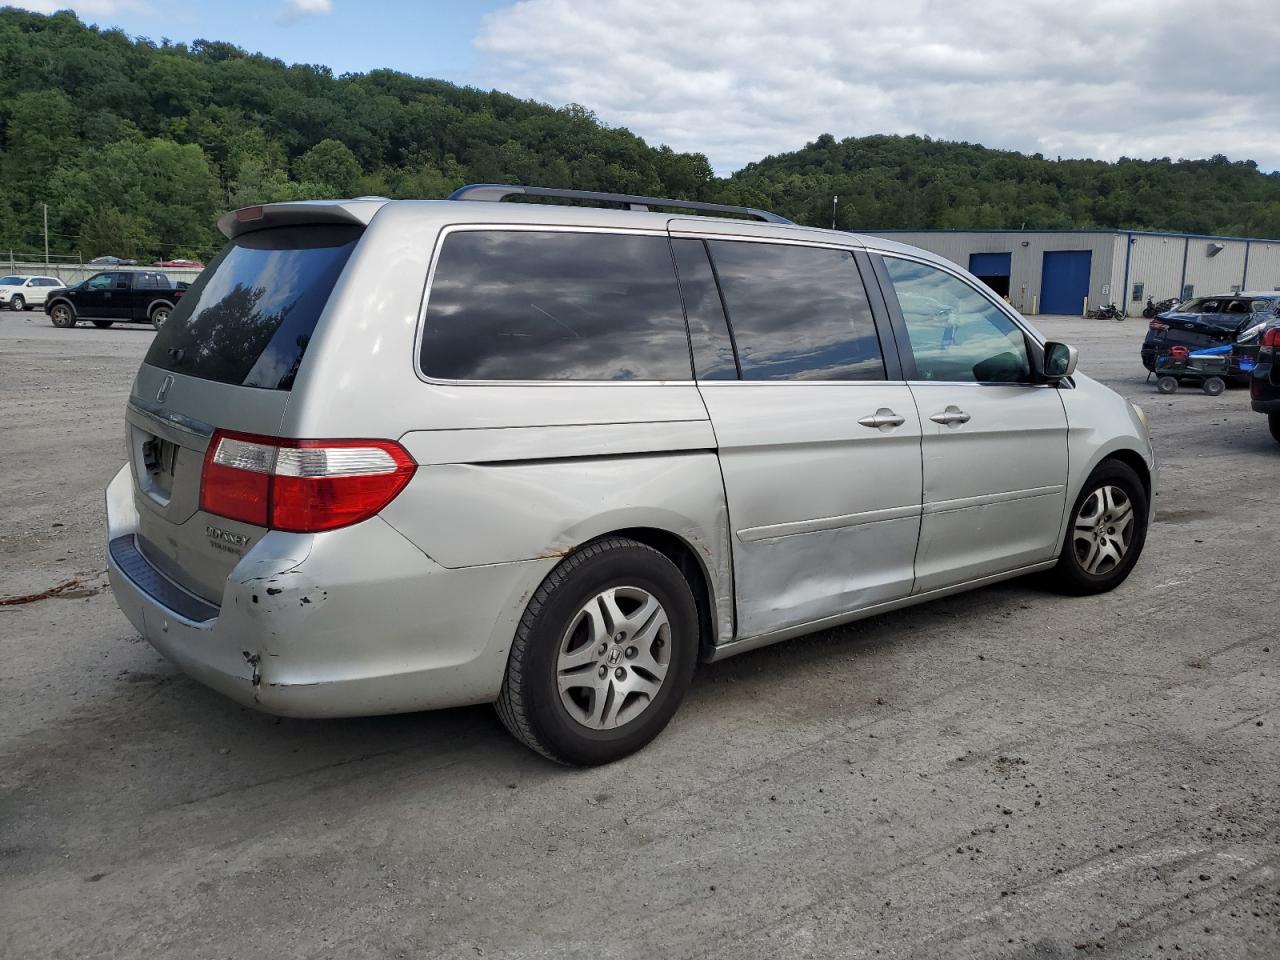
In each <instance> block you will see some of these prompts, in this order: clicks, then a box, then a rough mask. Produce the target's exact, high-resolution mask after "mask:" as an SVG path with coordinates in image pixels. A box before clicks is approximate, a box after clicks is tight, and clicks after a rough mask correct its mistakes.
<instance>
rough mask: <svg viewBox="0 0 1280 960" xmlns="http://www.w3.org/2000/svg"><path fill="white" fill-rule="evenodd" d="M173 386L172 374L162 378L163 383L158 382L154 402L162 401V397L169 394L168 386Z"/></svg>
mask: <svg viewBox="0 0 1280 960" xmlns="http://www.w3.org/2000/svg"><path fill="white" fill-rule="evenodd" d="M172 386H173V374H170V375H169V376H167V377H165V378H164V383H162V384H160V389H159V390H157V391H156V403H164V398H165V397H167V396H168V395H169V388H170V387H172Z"/></svg>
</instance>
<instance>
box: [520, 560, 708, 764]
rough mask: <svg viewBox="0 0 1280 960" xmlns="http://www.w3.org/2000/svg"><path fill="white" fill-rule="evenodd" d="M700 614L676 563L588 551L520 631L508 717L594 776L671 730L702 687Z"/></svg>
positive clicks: (561, 573) (535, 745) (544, 591)
mask: <svg viewBox="0 0 1280 960" xmlns="http://www.w3.org/2000/svg"><path fill="white" fill-rule="evenodd" d="M698 631H699V628H698V614H697V608H696V606H695V604H694V599H693V594H692V592H691V591H690V589H689V584H688V582H687V581H686V580H685V578H684V576H683V575H682V574H681V573H680V570H679V569H678V568H677V567H676V565H675V564H673V563H672V562H671V561H670V560H669V559H667V557H666V556H664V555H663V554H661V553H659V552H658V551H657V550H654V549H653V548H652V547H648V546H645V545H644V544H642V543H638V542H636V541H634V540H628V539H626V538H623V537H607V538H605V539H603V540H597V541H595V542H593V543H589V544H587V545H586V546H583V547H580V548H579V549H577V550H575V551H574V552H573V553H571V554H569V556H568V557H567V558H566V559H565V560H564V562H563V563H561V564H560V565H559V566H558V567H556V568H555V569H554V570H553V571H552V572H551V573H550V574H549V575H548V576H547V578H546V580H544V581H543V582H542V585H541V586H540V587H539V588H538V590H537V592H535V593H534V595H533V599H532V600H530V601H529V606H528V607H527V608H526V609H525V612H524V616H523V617H521V619H520V624H519V626H518V627H517V630H516V635H515V638H514V639H513V641H512V644H511V654H510V657H509V659H508V661H507V673H506V676H505V678H504V679H503V684H502V693H501V694H500V695H499V697H498V701H497V704H496V708H497V711H498V717H499V718H500V719H501V720H502V723H503V725H504V726H505V727H506V728H507V729H508V730H510V731H511V733H512V734H513V735H514V736H515V737H516V739H518V740H520V741H521V742H522V743H524V744H525V745H526V746H528V747H530V748H531V749H533V750H536V751H537V752H538V753H541V754H542V755H543V756H545V757H548V758H550V759H552V760H555V761H557V762H559V763H566V764H576V765H582V766H593V765H596V764H602V763H610V762H612V761H614V760H618V759H621V758H622V757H625V756H627V755H628V754H630V753H634V752H635V751H636V750H639V749H640V748H641V747H643V746H644V745H645V744H647V743H648V742H649V741H650V740H652V739H653V738H654V737H656V736H657V735H658V734H659V733H661V732H662V730H663V728H664V727H666V725H667V723H668V721H670V719H671V717H672V715H673V714H674V713H675V711H676V708H677V707H678V706H679V705H680V701H681V700H682V699H683V698H684V694H685V691H686V690H687V689H688V687H689V683H690V680H691V679H692V677H693V670H694V667H695V665H696V663H697V657H698V641H699V635H698Z"/></svg>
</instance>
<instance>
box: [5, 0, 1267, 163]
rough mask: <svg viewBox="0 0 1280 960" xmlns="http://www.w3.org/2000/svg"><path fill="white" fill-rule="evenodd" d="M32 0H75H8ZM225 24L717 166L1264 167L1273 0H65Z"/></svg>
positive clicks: (300, 55)
mask: <svg viewBox="0 0 1280 960" xmlns="http://www.w3.org/2000/svg"><path fill="white" fill-rule="evenodd" d="M22 5H23V6H27V7H30V8H32V9H41V8H45V9H49V8H58V7H64V6H67V5H71V6H73V7H76V6H77V5H76V3H75V0H52V2H43V0H37V2H32V3H24V4H22ZM78 10H79V12H80V14H81V15H82V16H83V17H84V18H85V19H86V20H89V21H92V22H97V23H101V24H104V25H118V26H121V27H122V28H124V29H125V30H127V31H128V32H130V33H134V34H144V35H147V36H152V37H159V36H168V37H170V38H172V39H176V40H190V39H193V38H195V37H208V38H214V39H225V40H230V41H232V42H234V43H237V44H239V45H241V46H244V47H247V48H250V49H255V50H262V51H264V52H266V53H269V54H271V55H273V56H277V57H281V58H282V59H285V60H288V61H307V62H319V63H325V64H328V65H330V66H332V67H333V68H334V69H335V70H336V71H338V72H343V71H356V70H368V69H372V68H375V67H381V66H387V67H392V68H395V69H398V70H404V71H407V72H410V73H416V74H419V75H425V76H439V77H442V78H444V79H447V80H453V81H455V82H459V83H469V84H473V85H476V86H480V87H485V88H488V87H495V88H498V89H501V90H506V91H509V92H511V93H515V94H518V95H520V96H526V97H533V98H536V99H538V100H541V101H544V102H547V103H551V104H554V105H557V106H559V105H561V104H564V103H568V102H576V103H581V104H584V105H585V106H587V107H589V108H590V109H592V110H594V111H595V112H596V114H597V115H598V116H599V117H600V118H601V119H602V120H603V121H605V122H606V123H609V124H612V125H617V126H626V127H628V128H630V129H631V130H634V131H635V132H636V133H638V134H640V135H641V136H643V137H644V138H645V139H646V140H648V141H649V142H651V143H655V144H656V143H667V144H670V145H671V146H672V147H674V148H675V149H677V150H697V151H701V152H703V153H706V154H707V155H708V156H709V157H710V158H711V162H712V164H713V166H714V167H715V168H716V169H717V171H719V172H721V173H726V172H729V171H731V170H734V169H737V168H738V167H740V166H742V165H743V164H744V163H747V162H749V161H751V160H753V159H758V158H760V157H762V156H765V155H767V154H770V153H778V152H783V151H787V150H793V149H796V148H798V147H800V146H802V145H803V144H804V143H806V142H807V141H810V140H812V139H814V138H815V137H816V136H817V135H818V134H820V133H831V134H834V135H835V136H836V137H837V138H839V137H845V136H861V135H865V134H870V133H918V134H928V135H930V136H933V137H936V138H942V139H954V140H969V141H973V142H979V143H983V144H986V145H988V146H994V147H1004V148H1010V149H1016V150H1022V151H1025V152H1028V153H1034V152H1040V153H1043V154H1045V155H1046V156H1051V157H1052V156H1059V155H1061V156H1064V157H1096V158H1099V159H1115V158H1116V157H1119V156H1121V155H1125V156H1135V157H1157V156H1172V157H1200V156H1207V155H1210V154H1213V153H1225V154H1227V155H1228V156H1230V157H1232V158H1233V159H1246V158H1248V159H1254V160H1256V161H1258V163H1259V164H1260V165H1261V166H1262V167H1263V168H1264V169H1268V170H1275V169H1278V168H1280V96H1278V95H1277V91H1280V0H1216V2H1209V3H1206V2H1205V0H1071V2H1066V3H1064V2H1062V0H971V2H969V3H957V2H954V0H894V2H892V3H890V2H862V0H643V2H640V0H521V2H518V3H510V2H498V0H469V2H443V0H437V2H423V0H362V2H355V0H184V2H183V3H182V4H179V5H174V4H164V5H161V4H160V3H159V2H158V0H84V2H82V3H81V4H79V5H78Z"/></svg>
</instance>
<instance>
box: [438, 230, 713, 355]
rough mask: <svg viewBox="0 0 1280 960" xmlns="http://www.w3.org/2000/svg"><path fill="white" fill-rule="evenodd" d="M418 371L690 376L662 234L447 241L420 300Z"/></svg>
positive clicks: (478, 233)
mask: <svg viewBox="0 0 1280 960" xmlns="http://www.w3.org/2000/svg"><path fill="white" fill-rule="evenodd" d="M422 370H423V372H424V373H426V374H427V375H428V376H431V377H439V378H441V379H445V380H688V379H689V378H690V375H691V367H690V362H689V339H688V335H687V334H686V332H685V323H684V311H683V310H682V309H681V306H680V293H679V289H678V288H677V286H676V275H675V269H674V267H673V265H672V262H671V248H670V246H669V245H668V243H667V238H666V237H656V236H639V235H634V234H607V233H568V232H561V231H524V230H507V231H503V230H462V231H457V232H455V233H451V234H449V235H448V236H447V237H446V238H445V240H444V247H443V248H442V250H441V252H440V259H439V261H438V262H437V264H436V269H435V277H434V279H433V280H432V283H431V292H430V295H429V297H428V300H427V317H426V324H425V328H424V331H423V336H422Z"/></svg>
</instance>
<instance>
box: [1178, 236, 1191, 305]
mask: <svg viewBox="0 0 1280 960" xmlns="http://www.w3.org/2000/svg"><path fill="white" fill-rule="evenodd" d="M1190 252H1191V237H1189V236H1188V237H1187V242H1186V243H1185V244H1183V247H1182V279H1181V280H1179V281H1178V299H1179V300H1181V299H1182V297H1183V293H1182V291H1183V290H1185V289H1187V254H1188V253H1190Z"/></svg>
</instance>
